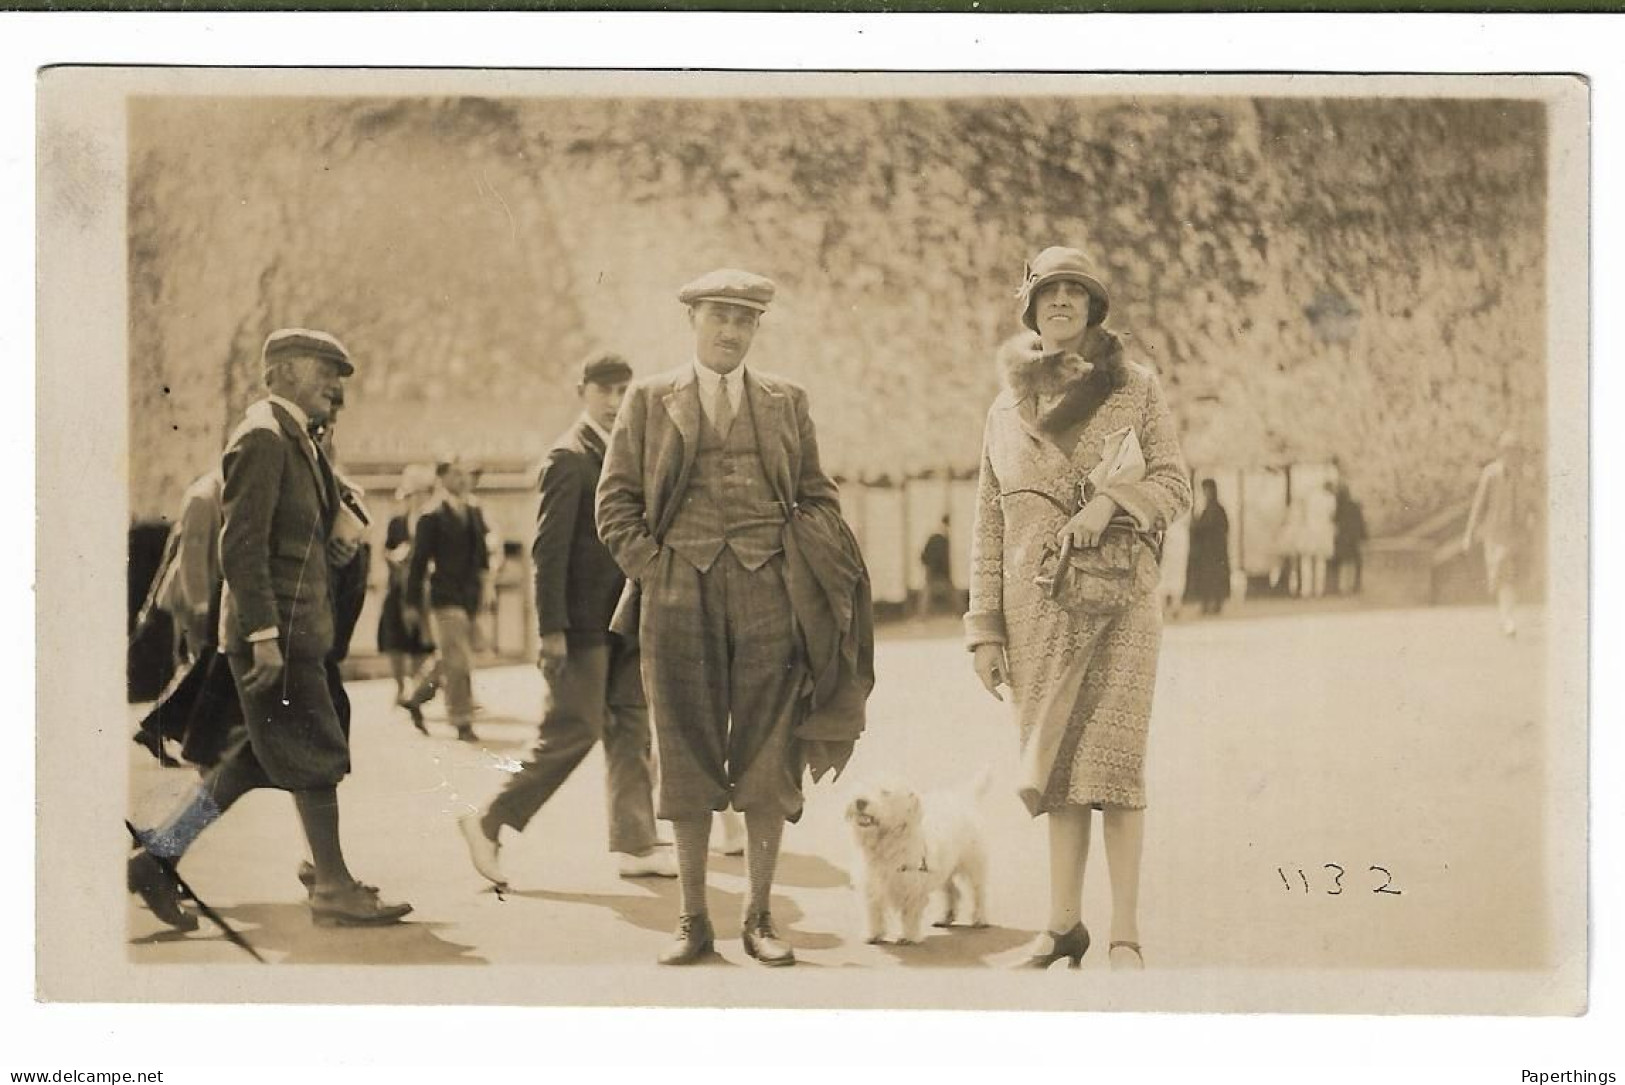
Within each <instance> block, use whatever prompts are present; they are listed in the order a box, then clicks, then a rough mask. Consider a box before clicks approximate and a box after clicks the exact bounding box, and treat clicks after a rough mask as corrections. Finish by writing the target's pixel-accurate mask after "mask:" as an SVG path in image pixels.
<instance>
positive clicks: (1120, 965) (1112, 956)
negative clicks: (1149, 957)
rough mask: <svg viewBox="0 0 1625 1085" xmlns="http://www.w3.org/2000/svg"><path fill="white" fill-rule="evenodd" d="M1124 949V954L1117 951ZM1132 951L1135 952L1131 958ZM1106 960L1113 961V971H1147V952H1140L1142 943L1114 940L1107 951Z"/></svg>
mask: <svg viewBox="0 0 1625 1085" xmlns="http://www.w3.org/2000/svg"><path fill="white" fill-rule="evenodd" d="M1118 950H1122V951H1123V954H1122V956H1118V954H1117V951H1118ZM1130 953H1132V954H1134V956H1133V958H1132V959H1130V957H1129V956H1128V955H1129V954H1130ZM1106 960H1108V961H1110V962H1111V966H1112V971H1113V972H1143V971H1145V954H1144V953H1142V952H1140V943H1138V942H1129V941H1117V942H1113V943H1112V944H1111V946H1110V948H1108V949H1107V951H1106Z"/></svg>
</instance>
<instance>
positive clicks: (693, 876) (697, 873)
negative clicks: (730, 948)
mask: <svg viewBox="0 0 1625 1085" xmlns="http://www.w3.org/2000/svg"><path fill="white" fill-rule="evenodd" d="M671 832H672V836H673V838H674V839H675V840H676V843H677V877H678V880H679V884H680V885H681V888H682V896H683V914H684V915H705V914H706V906H705V861H706V849H707V848H709V847H710V844H711V815H710V814H706V815H704V816H703V817H697V818H679V819H677V820H675V821H673V822H672V823H671Z"/></svg>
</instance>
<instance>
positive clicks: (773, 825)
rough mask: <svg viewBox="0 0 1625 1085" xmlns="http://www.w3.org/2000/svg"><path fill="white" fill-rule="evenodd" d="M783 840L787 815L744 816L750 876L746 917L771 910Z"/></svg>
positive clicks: (746, 857)
mask: <svg viewBox="0 0 1625 1085" xmlns="http://www.w3.org/2000/svg"><path fill="white" fill-rule="evenodd" d="M783 838H784V816H783V815H782V814H779V813H778V812H777V811H774V812H772V813H765V812H764V813H756V812H754V811H747V812H746V813H745V869H746V871H747V872H748V874H749V876H750V899H749V900H748V902H747V903H746V905H745V914H746V915H747V916H752V915H756V914H758V913H761V912H765V911H768V910H769V905H770V901H771V898H772V896H773V872H774V871H775V870H776V869H777V868H778V865H779V842H780V841H781V840H783Z"/></svg>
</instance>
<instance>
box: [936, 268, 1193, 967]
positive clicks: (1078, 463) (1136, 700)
mask: <svg viewBox="0 0 1625 1085" xmlns="http://www.w3.org/2000/svg"><path fill="white" fill-rule="evenodd" d="M1017 298H1018V309H1017V312H1018V313H1019V314H1020V317H1021V323H1022V324H1023V325H1025V327H1026V328H1027V332H1026V333H1024V334H1021V335H1018V336H1017V337H1016V338H1015V339H1013V340H1011V341H1010V342H1008V343H1006V344H1005V346H1004V347H1003V348H1002V349H1001V350H1000V352H999V358H998V361H999V366H1000V375H1001V377H1002V378H1003V384H1004V390H1003V391H1002V392H1001V393H1000V394H999V396H998V398H997V399H996V400H995V401H994V403H993V407H992V409H991V410H989V411H988V416H987V427H986V429H985V431H984V433H983V443H982V465H981V480H980V484H979V488H978V496H977V510H976V524H975V537H974V539H973V541H972V552H971V553H972V560H971V564H972V568H973V579H972V581H971V589H970V613H968V614H967V615H966V616H965V627H966V641H967V646H968V647H969V648H970V649H971V650H972V652H973V653H974V667H975V670H976V674H977V676H978V677H979V678H980V679H981V681H982V683H983V685H985V686H986V687H987V689H988V691H989V692H990V693H992V694H993V696H994V697H996V698H998V699H1000V700H1003V699H1004V698H1003V697H1002V695H1001V694H1000V693H999V689H1000V687H1002V686H1008V687H1009V689H1010V691H1011V694H1012V697H1011V700H1012V701H1013V702H1014V711H1015V714H1016V718H1017V721H1018V723H1019V727H1020V734H1021V749H1022V777H1021V782H1020V789H1019V793H1020V795H1021V798H1022V800H1023V802H1025V803H1026V805H1027V809H1028V811H1029V812H1030V813H1031V814H1032V815H1033V816H1034V817H1037V816H1039V815H1047V817H1048V827H1049V854H1050V864H1049V865H1050V899H1049V906H1048V915H1047V917H1046V918H1047V922H1046V924H1045V931H1046V933H1044V934H1041V935H1040V936H1039V939H1038V943H1037V944H1036V945H1035V946H1034V947H1033V948H1032V951H1031V955H1030V957H1029V958H1028V959H1027V960H1026V961H1024V962H1023V965H1024V966H1025V967H1036V968H1047V967H1049V966H1050V965H1051V964H1053V963H1055V962H1056V961H1058V960H1060V959H1062V958H1063V957H1064V958H1067V959H1068V960H1069V961H1070V963H1071V965H1072V967H1074V968H1075V967H1078V966H1079V964H1080V963H1081V961H1082V958H1083V955H1084V953H1085V951H1087V950H1088V948H1089V941H1090V938H1089V931H1088V928H1087V927H1086V926H1085V925H1084V923H1083V919H1082V914H1081V911H1082V890H1083V874H1084V865H1085V861H1086V859H1087V857H1088V854H1089V837H1090V822H1091V817H1092V811H1094V810H1097V809H1098V810H1101V811H1102V812H1103V816H1102V821H1103V822H1104V836H1105V845H1106V859H1107V866H1108V871H1109V875H1110V878H1111V897H1112V916H1111V935H1110V948H1109V950H1108V959H1109V961H1110V964H1111V967H1113V968H1130V969H1133V968H1141V967H1144V957H1143V955H1142V952H1141V948H1140V931H1139V921H1138V898H1139V880H1140V856H1141V848H1142V845H1143V842H1144V833H1145V804H1146V796H1145V768H1144V759H1145V748H1146V735H1147V732H1148V730H1149V725H1150V719H1151V694H1152V689H1153V687H1154V686H1155V682H1156V668H1157V654H1158V650H1159V647H1160V644H1161V639H1162V614H1161V609H1160V606H1159V602H1158V599H1157V596H1156V591H1155V586H1156V577H1155V575H1154V572H1155V556H1154V547H1155V541H1156V539H1157V536H1158V534H1159V533H1160V532H1161V531H1162V530H1163V529H1164V528H1166V527H1167V525H1168V523H1169V522H1170V521H1172V520H1173V519H1174V518H1176V517H1178V516H1179V515H1180V514H1181V513H1183V512H1185V511H1186V510H1188V509H1189V508H1190V504H1191V492H1190V484H1189V481H1188V475H1187V473H1186V469H1185V462H1184V457H1183V456H1182V454H1181V453H1180V449H1179V439H1178V433H1177V429H1176V427H1175V423H1174V419H1173V416H1172V415H1171V414H1170V412H1169V410H1168V407H1167V404H1166V403H1165V401H1164V400H1163V396H1162V389H1161V386H1160V385H1159V384H1158V382H1157V378H1156V376H1155V374H1153V373H1152V372H1151V371H1150V370H1149V369H1147V368H1145V367H1143V366H1140V365H1135V364H1133V363H1131V362H1129V361H1127V360H1126V359H1125V358H1124V357H1123V345H1122V342H1121V341H1120V340H1119V339H1118V337H1117V336H1116V335H1114V334H1113V333H1112V332H1110V331H1108V330H1107V329H1106V327H1105V320H1106V314H1107V312H1108V311H1109V309H1110V306H1111V302H1110V298H1109V296H1108V294H1107V292H1106V287H1105V286H1104V285H1103V284H1102V283H1101V281H1100V278H1099V277H1098V276H1097V275H1096V274H1095V272H1094V269H1093V268H1092V267H1091V266H1090V263H1089V260H1088V258H1087V257H1085V255H1084V254H1083V253H1082V252H1081V251H1079V250H1077V249H1073V248H1062V247H1053V248H1048V249H1045V250H1044V251H1043V252H1041V253H1039V254H1038V255H1037V256H1036V257H1034V258H1033V260H1032V262H1031V264H1030V265H1028V267H1027V269H1026V275H1025V276H1024V280H1023V282H1022V285H1021V288H1020V290H1019V291H1018V293H1017ZM1108 452H1109V453H1110V456H1111V459H1110V462H1108V463H1106V464H1104V465H1103V463H1102V461H1103V459H1105V457H1106V455H1107V453H1108ZM1091 475H1093V476H1094V478H1093V480H1091ZM1103 540H1107V541H1110V542H1111V543H1112V545H1111V547H1102V546H1101V544H1102V542H1103ZM1124 541H1126V547H1124V546H1121V545H1120V543H1121V542H1124ZM1140 546H1146V547H1150V548H1152V549H1150V550H1148V551H1146V553H1144V554H1141V553H1139V551H1138V550H1137V549H1135V548H1137V547H1140ZM1091 551H1092V552H1091ZM1057 552H1059V555H1060V556H1059V558H1057ZM1074 553H1075V554H1076V555H1077V556H1076V557H1073V556H1071V555H1073V554H1074ZM1111 553H1124V554H1128V555H1131V556H1130V557H1129V558H1128V559H1126V560H1128V561H1129V562H1130V563H1134V562H1139V563H1145V562H1149V563H1150V564H1149V566H1148V571H1149V572H1150V573H1152V574H1153V575H1151V576H1150V577H1149V579H1147V578H1145V577H1135V578H1130V580H1128V581H1126V583H1128V584H1130V585H1132V587H1131V588H1130V589H1129V590H1127V591H1124V590H1122V589H1121V587H1116V588H1113V589H1112V590H1113V591H1114V592H1116V595H1117V596H1118V597H1120V598H1118V599H1117V600H1116V601H1115V602H1112V603H1110V604H1109V605H1105V606H1101V605H1098V600H1097V599H1093V598H1083V596H1087V595H1088V592H1087V591H1082V592H1081V593H1080V592H1077V591H1074V592H1073V593H1057V592H1056V590H1055V587H1056V584H1057V578H1058V577H1060V578H1063V579H1064V578H1065V577H1069V576H1070V577H1072V578H1073V579H1074V585H1075V584H1076V579H1077V578H1078V577H1083V576H1086V575H1092V574H1091V573H1089V572H1088V570H1090V569H1094V568H1098V567H1099V566H1100V564H1101V561H1100V560H1098V559H1104V558H1105V557H1106V556H1107V555H1108V554H1111ZM1092 560H1093V564H1091V561H1092ZM1106 564H1110V563H1109V562H1108V563H1106ZM1130 567H1131V568H1137V566H1134V565H1132V564H1131V566H1130ZM1142 571H1147V570H1142ZM1142 581H1143V582H1144V583H1145V590H1144V592H1143V594H1142V593H1140V592H1139V591H1138V585H1139V584H1140V583H1141V582H1142ZM1100 582H1101V583H1104V582H1105V578H1104V577H1102V578H1101V579H1100ZM1091 586H1092V585H1089V584H1084V585H1082V588H1083V589H1088V588H1090V587H1091Z"/></svg>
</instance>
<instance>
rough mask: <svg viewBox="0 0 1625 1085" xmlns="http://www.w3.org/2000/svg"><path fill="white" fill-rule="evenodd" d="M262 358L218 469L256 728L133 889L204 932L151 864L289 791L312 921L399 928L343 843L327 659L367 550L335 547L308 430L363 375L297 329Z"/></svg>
mask: <svg viewBox="0 0 1625 1085" xmlns="http://www.w3.org/2000/svg"><path fill="white" fill-rule="evenodd" d="M262 356H263V360H264V372H265V385H266V388H267V390H268V392H269V394H268V395H267V396H266V398H265V399H263V400H260V401H259V402H257V403H254V404H252V405H250V406H249V408H248V410H247V412H246V415H245V417H244V419H243V421H242V422H241V423H240V424H239V425H238V426H237V429H236V430H235V431H234V432H233V433H232V435H231V439H230V440H229V441H228V442H227V445H226V451H225V455H224V457H223V459H222V461H221V462H222V472H223V475H224V479H225V486H224V489H223V491H222V502H223V508H224V527H223V528H222V529H221V533H220V564H221V569H222V571H223V572H224V575H225V587H224V590H223V593H222V598H221V615H220V644H221V650H222V652H224V653H225V655H226V658H227V661H228V662H229V664H230V666H231V674H232V677H233V679H234V680H235V682H236V685H237V694H238V698H239V700H240V701H241V703H242V709H243V717H244V721H245V723H246V724H247V726H246V727H245V729H244V733H243V734H242V736H241V737H240V738H238V739H237V741H236V742H235V744H234V745H233V746H232V747H231V748H230V749H229V750H227V751H226V753H225V755H224V756H223V757H222V758H221V760H220V762H219V764H217V765H216V766H215V767H214V768H213V769H212V770H210V772H209V773H208V774H207V775H206V776H205V777H204V778H203V780H202V782H201V783H200V784H199V785H198V787H197V789H196V790H195V791H194V792H193V793H192V794H191V795H189V796H187V798H186V799H185V800H184V801H183V802H182V803H181V805H180V806H179V808H177V809H176V810H175V811H174V813H173V814H172V815H171V816H170V818H169V819H168V820H167V821H166V822H164V823H163V824H162V825H160V826H158V827H156V828H154V829H151V830H148V831H146V832H143V833H140V834H139V835H140V836H141V838H142V841H143V847H142V848H141V849H140V850H139V851H138V852H137V853H136V855H135V856H134V857H132V858H131V859H130V861H129V863H128V869H127V878H128V882H129V887H130V889H131V890H132V891H134V892H136V893H139V894H140V896H141V898H142V900H143V901H144V902H145V903H146V904H147V906H148V907H149V908H151V909H152V911H153V913H154V914H156V915H157V916H158V918H160V919H162V920H163V921H164V922H166V923H168V924H169V925H171V926H173V927H178V928H180V929H183V930H190V929H193V928H195V927H196V926H197V918H196V917H195V916H194V915H192V914H191V913H190V912H188V911H186V910H185V909H184V908H183V907H182V906H181V901H180V897H179V888H178V886H177V885H176V883H175V881H174V879H173V878H172V877H170V876H169V874H168V873H167V872H166V871H165V870H164V867H163V864H161V863H160V862H158V859H157V858H155V857H161V858H164V859H168V860H170V861H171V862H179V860H180V857H181V856H182V855H183V854H184V853H185V852H186V850H187V848H189V847H190V846H191V844H192V842H193V841H194V840H196V839H197V837H198V835H199V834H200V833H202V832H203V830H204V829H206V828H207V827H208V826H209V825H211V824H213V823H214V822H215V821H216V820H217V819H218V818H219V817H220V816H221V814H223V813H224V812H225V811H226V810H227V809H229V808H230V807H231V805H232V804H233V803H235V802H236V801H237V800H238V799H239V798H241V797H242V796H243V795H245V794H247V793H248V792H249V791H251V790H253V789H255V788H260V787H274V788H280V789H281V790H284V791H289V792H292V794H293V798H294V805H295V807H296V808H297V810H298V812H299V820H300V823H301V825H302V826H303V828H304V831H305V838H306V840H307V842H308V843H309V845H310V853H311V858H312V860H313V861H314V864H313V866H314V868H313V870H311V871H310V872H309V873H308V877H309V879H310V882H309V890H310V898H309V899H310V909H311V914H312V917H313V918H314V920H315V921H316V922H317V923H319V924H323V925H372V924H383V923H394V922H397V921H399V920H400V919H401V917H402V916H404V915H406V914H407V913H408V912H410V911H411V910H412V906H411V905H409V904H404V903H386V902H385V901H383V900H381V899H380V897H379V894H378V890H377V889H375V888H373V887H371V886H367V885H363V884H362V883H361V882H359V881H357V880H356V879H355V878H354V877H353V876H352V875H351V873H350V870H349V867H348V866H347V865H346V863H345V859H344V852H343V850H342V848H341V847H340V844H339V806H338V783H339V781H340V780H342V779H343V778H344V776H345V775H346V774H347V773H348V772H349V771H350V748H349V737H348V735H347V734H346V732H345V728H344V725H343V722H342V720H341V718H340V713H339V711H338V709H337V708H336V707H335V704H334V700H333V694H332V689H331V687H330V685H329V673H328V665H327V657H328V656H329V654H330V653H332V651H333V648H334V644H335V617H334V614H335V607H334V591H333V584H334V582H335V577H336V576H337V570H338V569H341V568H343V567H344V566H347V565H348V564H349V563H350V562H351V561H353V560H354V559H355V556H356V553H357V549H358V547H357V544H356V542H354V541H352V540H351V539H350V537H347V536H345V535H342V534H337V535H336V534H335V524H336V523H337V522H338V520H339V519H340V516H341V512H340V506H341V504H342V502H343V495H342V493H341V490H340V485H339V481H338V479H337V477H336V476H335V474H334V472H333V467H332V464H330V463H329V462H328V459H327V456H326V455H325V454H324V453H323V451H322V449H321V447H320V446H319V445H318V444H317V443H316V441H315V440H314V439H313V437H312V435H311V430H312V429H313V428H314V427H317V426H319V425H321V424H322V423H324V422H326V421H328V420H329V418H330V417H331V416H332V414H333V412H334V410H335V409H336V408H337V406H338V405H339V404H342V403H343V396H344V379H345V378H346V377H349V376H350V375H351V374H352V373H354V372H355V367H354V366H353V365H352V364H351V362H350V357H349V353H348V352H347V351H346V350H345V349H344V347H343V346H342V345H341V344H340V343H339V341H338V340H337V339H335V338H333V337H332V336H330V335H327V334H325V333H323V332H318V331H309V330H305V329H301V328H288V329H283V330H281V331H276V332H273V333H271V335H270V336H269V337H268V338H267V339H266V341H265V346H264V350H263V352H262Z"/></svg>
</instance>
